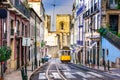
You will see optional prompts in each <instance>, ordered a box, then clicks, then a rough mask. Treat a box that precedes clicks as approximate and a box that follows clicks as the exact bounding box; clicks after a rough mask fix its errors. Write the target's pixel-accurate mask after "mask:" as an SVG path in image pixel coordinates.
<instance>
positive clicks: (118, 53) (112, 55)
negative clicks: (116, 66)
mask: <svg viewBox="0 0 120 80" xmlns="http://www.w3.org/2000/svg"><path fill="white" fill-rule="evenodd" d="M102 48H103V49H105V52H106V50H107V49H108V51H109V54H108V56H107V55H106V54H105V58H106V60H110V61H111V62H116V59H117V58H118V57H119V58H120V50H119V49H118V48H116V47H115V46H114V45H112V44H111V43H110V42H109V41H107V40H106V39H105V38H102Z"/></svg>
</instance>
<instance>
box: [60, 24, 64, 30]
mask: <svg viewBox="0 0 120 80" xmlns="http://www.w3.org/2000/svg"><path fill="white" fill-rule="evenodd" d="M60 29H61V30H63V29H64V23H63V22H60Z"/></svg>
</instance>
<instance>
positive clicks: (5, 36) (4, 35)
mask: <svg viewBox="0 0 120 80" xmlns="http://www.w3.org/2000/svg"><path fill="white" fill-rule="evenodd" d="M3 39H7V31H6V32H5V33H4V34H3Z"/></svg>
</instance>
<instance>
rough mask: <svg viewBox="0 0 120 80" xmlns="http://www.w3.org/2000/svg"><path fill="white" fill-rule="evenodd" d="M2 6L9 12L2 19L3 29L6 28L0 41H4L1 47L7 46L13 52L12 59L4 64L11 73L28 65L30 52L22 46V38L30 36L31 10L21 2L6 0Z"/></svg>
mask: <svg viewBox="0 0 120 80" xmlns="http://www.w3.org/2000/svg"><path fill="white" fill-rule="evenodd" d="M0 5H1V9H5V10H7V17H6V18H5V19H0V20H1V23H0V25H1V27H2V26H4V29H3V30H2V31H4V32H2V39H0V40H2V42H1V43H2V44H1V46H3V45H6V46H8V47H10V48H11V50H12V53H11V58H10V59H9V60H8V61H7V62H4V63H7V65H6V66H7V72H11V71H13V70H16V69H19V68H20V67H21V66H23V65H25V64H27V60H26V57H27V54H28V53H29V52H28V47H24V46H22V38H23V37H28V36H29V24H30V23H29V10H28V9H27V7H26V6H25V4H24V3H23V2H21V1H19V0H16V1H11V0H9V1H8V0H4V1H2V2H1V4H0ZM5 6H6V7H5ZM0 15H1V14H0ZM3 33H6V35H3ZM3 38H5V39H3Z"/></svg>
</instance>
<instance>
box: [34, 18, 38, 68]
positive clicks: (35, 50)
mask: <svg viewBox="0 0 120 80" xmlns="http://www.w3.org/2000/svg"><path fill="white" fill-rule="evenodd" d="M34 31H35V32H34V33H35V47H34V53H35V68H37V47H36V32H37V31H36V16H35V29H34Z"/></svg>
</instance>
